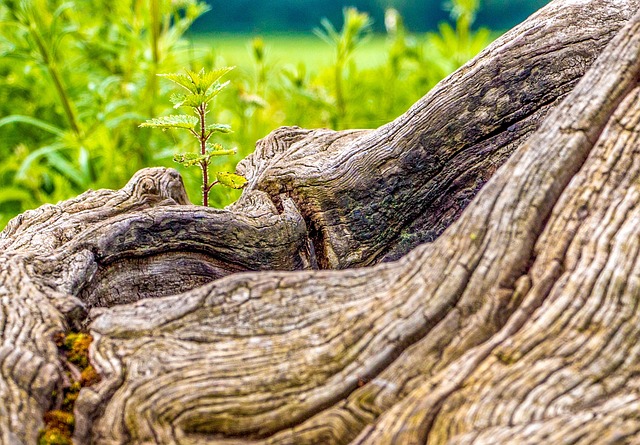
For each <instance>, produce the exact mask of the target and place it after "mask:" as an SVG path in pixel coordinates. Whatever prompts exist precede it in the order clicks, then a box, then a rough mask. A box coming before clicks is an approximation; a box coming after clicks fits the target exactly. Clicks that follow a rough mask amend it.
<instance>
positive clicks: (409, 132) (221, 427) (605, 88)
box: [0, 0, 640, 445]
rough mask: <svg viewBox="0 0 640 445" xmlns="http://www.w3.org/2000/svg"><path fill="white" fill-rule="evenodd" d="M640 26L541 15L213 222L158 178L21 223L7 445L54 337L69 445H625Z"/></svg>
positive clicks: (563, 4) (636, 17) (596, 14)
mask: <svg viewBox="0 0 640 445" xmlns="http://www.w3.org/2000/svg"><path fill="white" fill-rule="evenodd" d="M639 6H640V3H639V2H638V1H633V0H581V1H578V0H556V1H554V2H552V3H551V4H550V5H548V6H547V7H545V8H544V9H542V10H541V11H540V12H538V13H537V14H535V15H534V16H532V17H531V18H530V19H528V20H527V21H526V22H524V23H523V24H522V25H520V26H518V27H517V28H515V29H514V30H512V31H510V32H509V33H507V34H505V35H504V36H503V37H501V38H500V39H499V40H497V41H496V42H495V43H494V44H492V45H491V46H490V47H489V48H488V49H487V50H485V51H484V52H483V53H481V54H480V55H479V56H478V57H477V58H476V59H474V60H473V61H471V62H470V63H469V64H467V65H465V66H464V67H463V68H461V69H460V70H459V71H457V72H456V73H454V74H453V75H452V76H450V77H448V78H447V79H445V80H444V81H443V82H441V83H440V84H439V85H438V86H437V87H436V88H435V89H434V90H432V91H431V92H430V93H429V94H427V95H426V96H425V97H424V98H422V99H421V100H420V101H419V102H418V103H417V104H416V105H414V106H413V107H412V108H411V109H410V110H409V111H408V112H407V113H405V114H404V115H403V116H401V117H399V118H398V119H397V120H395V121H393V122H391V123H389V124H387V125H385V126H383V127H381V128H379V129H376V130H357V131H356V130H351V131H342V132H334V131H330V130H304V129H299V128H282V129H279V130H277V131H275V132H274V133H272V134H270V135H269V136H267V137H266V138H265V139H264V140H262V141H260V142H259V144H258V146H257V150H256V152H255V153H254V154H253V155H252V156H251V157H249V158H248V159H247V160H245V161H243V163H242V164H241V165H240V166H239V170H240V171H241V172H242V173H244V174H245V175H246V176H247V177H248V178H249V186H248V187H247V188H246V189H245V191H244V192H243V195H242V197H241V198H240V200H239V201H238V202H237V203H235V204H234V205H232V206H230V207H228V208H227V209H224V210H215V209H207V208H201V207H196V206H192V205H190V204H189V202H188V199H187V197H186V195H185V192H184V189H183V187H182V182H181V179H180V177H179V175H178V174H177V173H176V172H175V171H173V170H171V169H162V168H156V169H146V170H142V171H141V172H139V173H138V174H136V176H134V178H132V180H131V181H130V182H129V184H127V185H126V186H125V187H124V188H123V189H121V190H117V191H110V190H100V191H88V192H86V193H85V194H83V195H81V196H79V197H78V198H76V199H73V200H70V201H66V202H63V203H60V204H58V205H55V206H51V205H49V206H44V207H41V208H39V209H37V210H34V211H29V212H26V213H24V214H23V215H21V216H19V217H18V218H16V219H14V220H13V221H12V222H11V223H10V224H9V226H8V227H7V228H6V229H5V231H4V232H3V233H2V234H1V235H0V251H1V252H2V253H1V254H0V305H1V307H2V311H0V327H2V329H1V331H0V332H1V333H2V335H1V339H2V343H1V344H0V432H1V434H0V437H1V438H2V442H3V443H7V444H14V443H16V444H17V443H25V444H27V443H35V441H36V439H37V437H38V432H39V430H40V429H41V428H42V427H43V420H42V419H43V415H44V413H45V411H47V410H49V409H52V408H55V404H56V403H59V400H56V399H55V398H53V397H52V393H53V392H54V391H55V390H56V389H58V390H59V389H60V388H61V387H63V386H64V384H65V377H64V375H65V373H64V366H65V364H64V363H63V361H62V359H61V357H60V355H59V353H58V350H57V348H56V346H55V344H54V341H53V334H54V333H55V332H60V331H68V330H70V329H87V330H88V331H89V332H90V333H91V334H92V335H93V338H94V342H93V344H92V346H91V350H90V357H91V360H92V362H93V364H94V366H95V367H96V369H97V370H98V372H99V374H100V375H101V377H102V380H101V381H100V382H99V383H97V384H95V385H93V386H91V387H87V388H83V389H82V391H81V392H80V397H79V398H78V400H77V402H76V404H75V416H76V425H75V432H74V441H75V443H78V444H83V443H97V444H125V443H126V444H149V443H162V444H173V443H175V444H178V443H179V444H237V445H239V444H285V443H286V444H293V443H297V444H311V443H319V444H320V443H321V444H346V443H354V444H365V443H367V444H413V443H426V442H428V443H437V444H440V443H451V444H453V443H456V444H467V443H477V444H494V443H518V444H523V443H536V444H537V443H631V442H633V441H637V440H638V438H640V416H639V415H638V410H639V409H640V380H638V372H637V371H638V369H640V368H639V366H640V347H638V346H637V345H636V341H635V339H636V338H637V336H638V335H639V332H638V331H639V330H640V320H639V318H640V309H639V307H638V306H639V305H638V302H639V301H640V279H639V278H640V262H639V251H640V229H639V228H640V156H638V147H639V146H640V140H639V138H640V134H639V131H640V126H639V125H638V123H639V122H638V121H639V120H640V86H639V85H638V79H640V13H638V12H637V10H638V7H639ZM494 173H495V174H494ZM481 188H482V190H480V189H481ZM463 210H464V211H463ZM445 229H446V230H445ZM425 242H428V243H426V244H423V243H425ZM416 246H417V247H416ZM393 260H397V261H393Z"/></svg>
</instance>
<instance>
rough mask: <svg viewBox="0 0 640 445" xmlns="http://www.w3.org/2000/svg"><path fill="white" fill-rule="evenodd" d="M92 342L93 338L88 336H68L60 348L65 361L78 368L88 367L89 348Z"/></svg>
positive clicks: (76, 334)
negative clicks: (65, 358) (65, 356)
mask: <svg viewBox="0 0 640 445" xmlns="http://www.w3.org/2000/svg"><path fill="white" fill-rule="evenodd" d="M92 341H93V337H92V336H91V335H89V334H83V333H81V332H79V333H70V334H68V335H67V336H66V337H65V340H64V343H63V346H62V348H63V349H64V350H65V351H66V355H67V360H69V362H71V363H73V364H74V365H76V366H78V367H80V368H86V367H87V366H89V346H91V342H92Z"/></svg>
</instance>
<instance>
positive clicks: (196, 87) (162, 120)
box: [140, 67, 247, 206]
mask: <svg viewBox="0 0 640 445" xmlns="http://www.w3.org/2000/svg"><path fill="white" fill-rule="evenodd" d="M232 69H233V67H225V68H219V69H217V70H213V71H207V72H205V70H204V69H202V70H200V71H199V72H195V71H189V70H185V73H171V74H158V75H159V76H161V77H164V78H165V79H168V80H170V81H172V82H173V83H175V84H177V85H179V86H180V87H182V88H184V89H185V90H187V93H176V94H173V95H172V96H171V102H172V103H173V104H174V108H180V107H187V108H191V109H192V111H193V113H194V114H195V116H191V115H186V114H174V115H170V116H164V117H158V118H154V119H150V120H148V121H146V122H144V123H142V124H140V126H141V127H155V128H161V129H163V130H166V129H167V128H179V129H184V130H187V131H189V132H190V133H191V134H193V135H194V136H195V137H196V139H197V140H198V143H199V153H181V154H177V155H175V156H174V157H173V160H174V161H175V162H178V163H180V164H182V165H184V166H185V167H191V166H193V165H198V166H200V169H201V170H202V205H204V206H208V205H209V192H210V191H211V188H212V187H213V186H214V185H216V184H222V185H224V186H227V187H231V188H234V189H240V188H242V187H244V185H245V184H246V183H247V180H246V179H245V178H244V177H242V176H240V175H236V174H234V173H225V172H216V174H215V176H216V179H215V181H213V182H211V183H210V182H209V164H210V163H211V158H213V157H214V156H225V155H230V154H234V153H235V152H236V150H235V149H226V148H224V147H223V146H222V145H220V144H218V143H211V142H209V138H211V136H212V135H213V134H214V133H230V132H231V127H230V126H229V125H226V124H220V123H207V119H206V117H207V113H208V112H209V103H210V102H211V101H213V99H214V98H215V97H216V96H217V95H218V94H219V93H220V91H222V89H223V88H224V87H226V86H227V85H228V84H229V81H227V82H224V83H221V82H220V78H221V77H222V76H224V75H225V74H227V73H228V72H229V71H231V70H232Z"/></svg>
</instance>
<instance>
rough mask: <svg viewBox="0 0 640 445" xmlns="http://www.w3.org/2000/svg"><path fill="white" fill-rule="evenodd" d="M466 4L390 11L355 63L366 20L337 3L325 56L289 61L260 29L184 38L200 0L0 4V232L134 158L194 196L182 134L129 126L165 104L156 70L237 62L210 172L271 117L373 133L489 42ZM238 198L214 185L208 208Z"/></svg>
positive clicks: (218, 115) (132, 164)
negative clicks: (438, 14)
mask: <svg viewBox="0 0 640 445" xmlns="http://www.w3.org/2000/svg"><path fill="white" fill-rule="evenodd" d="M477 6H478V5H477V0H473V1H470V0H453V1H452V2H450V11H451V19H452V21H451V22H450V23H445V24H442V25H441V26H440V28H439V30H438V31H436V32H429V33H426V34H412V33H410V32H409V31H408V30H407V29H406V28H405V27H404V25H403V20H402V17H401V16H400V14H398V13H397V11H395V10H392V9H390V10H388V11H387V16H386V19H385V27H386V34H384V35H383V36H376V37H374V38H373V39H371V41H370V42H369V43H368V44H367V45H372V47H373V48H375V51H370V53H371V54H374V55H375V57H376V58H377V59H376V63H367V62H366V61H363V60H362V59H359V58H358V52H360V51H361V52H363V53H366V50H367V47H366V45H365V46H363V47H361V48H360V47H358V44H359V43H361V40H362V37H363V36H364V35H366V34H367V33H368V26H369V19H368V17H367V16H366V14H363V13H359V12H357V11H355V10H353V11H352V12H345V18H346V23H345V24H344V25H343V26H342V27H334V26H333V25H332V24H330V23H329V22H326V21H325V22H323V23H322V26H323V29H324V32H323V35H324V36H325V40H327V41H328V44H327V43H324V42H321V41H320V40H319V39H317V38H316V40H318V42H319V43H320V44H323V45H325V46H326V48H327V50H328V51H329V54H333V55H331V56H330V57H329V58H326V59H323V58H318V59H316V62H314V63H290V62H288V61H287V60H286V59H285V60H277V58H275V57H272V56H271V55H270V54H271V52H272V50H274V52H275V50H276V49H277V48H271V47H270V45H269V44H268V40H269V36H265V37H264V38H260V37H257V38H254V39H253V40H251V41H250V42H249V44H248V48H247V49H248V52H247V50H244V51H243V52H244V54H243V55H242V56H240V55H239V54H238V52H237V47H238V45H235V46H234V45H218V44H217V43H216V42H217V40H216V39H215V38H210V37H202V38H200V39H195V40H192V41H190V40H189V39H187V38H185V33H186V32H187V31H188V30H189V27H190V26H191V25H192V23H193V21H194V20H196V19H197V18H198V17H200V16H201V15H202V14H203V13H205V12H206V10H207V9H208V7H207V5H206V4H205V3H203V2H200V1H198V0H145V1H138V0H120V1H113V0H109V1H107V0H94V1H91V2H86V1H79V0H77V1H62V0H0V228H2V227H4V225H5V224H6V222H7V221H8V219H9V218H11V217H13V216H15V215H16V214H18V213H20V212H23V211H24V210H26V209H29V208H34V207H37V206H39V205H41V204H43V203H47V202H51V203H55V202H57V201H59V200H63V199H68V198H70V197H72V196H75V195H78V194H80V193H82V192H84V191H85V190H87V189H89V188H91V189H97V188H120V187H122V186H123V185H124V183H126V181H127V180H128V179H129V178H130V177H131V176H132V175H133V173H134V172H135V171H137V170H138V169H140V168H143V167H145V166H153V165H164V166H170V167H177V168H178V169H179V170H180V171H181V173H182V175H183V177H184V179H185V183H186V186H187V190H188V192H189V195H190V196H191V199H192V200H194V201H197V196H198V195H199V182H200V177H199V175H198V173H197V172H194V171H192V170H187V169H184V168H182V167H181V166H179V165H176V164H175V163H173V162H172V157H173V155H174V154H175V153H178V152H182V151H188V150H189V147H190V145H191V143H192V140H191V138H190V136H189V135H188V134H185V135H181V134H178V133H175V132H152V131H150V130H149V129H144V128H143V129H141V128H138V124H139V123H140V122H142V121H144V120H145V119H148V118H150V117H154V116H166V115H169V114H170V113H171V111H172V107H171V105H170V104H167V102H166V100H165V99H164V98H165V97H167V94H168V92H169V91H168V90H169V89H170V87H169V86H168V85H166V83H165V82H159V78H158V76H157V74H158V73H166V72H176V71H180V70H182V69H191V70H199V69H201V68H204V69H207V70H211V69H214V68H216V67H220V66H225V65H238V69H236V70H234V72H232V73H231V74H230V76H229V79H230V80H231V85H230V87H229V88H227V89H225V91H223V92H222V93H221V94H220V96H219V97H218V98H217V99H216V101H217V105H216V108H215V115H214V116H212V119H214V120H215V121H218V122H223V123H225V124H230V125H232V127H233V128H234V129H235V132H234V133H231V134H216V135H215V139H214V138H213V137H212V139H214V140H212V141H211V142H212V143H222V144H223V145H232V146H237V147H238V154H237V155H236V157H235V158H233V159H227V158H220V160H213V161H212V162H213V167H214V168H215V169H217V170H226V171H233V169H234V168H235V164H236V163H237V162H238V161H239V160H240V159H242V158H243V157H245V156H246V155H247V154H249V153H250V152H251V151H252V150H253V148H254V146H255V142H256V140H257V139H259V138H261V137H263V136H265V135H266V134H267V133H268V132H269V131H271V130H273V129H274V128H276V127H278V126H280V125H300V126H303V127H308V128H316V127H333V128H371V127H377V126H379V125H381V124H383V123H385V122H388V121H389V120H391V119H393V118H395V117H397V116H398V115H399V114H401V113H403V112H404V111H406V109H407V108H408V107H409V106H411V105H412V104H413V103H414V102H415V101H416V100H417V99H419V98H420V97H421V96H422V95H424V94H425V93H426V92H427V91H428V90H429V89H430V88H431V87H433V86H434V85H435V83H437V82H438V81H439V80H440V79H442V78H443V77H444V76H446V75H447V74H449V73H450V72H451V71H453V70H455V69H456V68H458V67H459V66H460V65H462V64H463V63H464V62H465V61H466V60H468V59H469V58H470V57H472V56H473V55H475V54H476V53H477V52H478V51H480V50H481V49H482V48H483V47H484V46H485V45H486V44H488V43H489V41H490V40H491V39H492V38H493V37H495V36H494V35H492V34H491V33H490V32H489V31H488V30H486V29H480V30H472V23H473V19H474V17H475V13H476V11H477ZM349 14H352V15H351V16H349ZM350 17H352V18H351V19H350ZM349 20H351V23H350V22H349ZM354 20H355V21H354ZM338 29H340V31H338ZM292 39H293V40H292V42H294V43H293V44H295V45H298V46H299V45H300V44H301V42H304V41H305V40H304V39H298V38H295V37H292ZM243 40H245V41H246V39H245V38H243ZM220 42H224V40H223V39H220ZM285 51H286V50H285ZM216 162H218V163H219V165H216ZM238 194H239V192H238V191H236V190H231V189H226V188H221V189H215V190H214V191H213V192H212V194H211V197H210V203H211V205H215V206H223V205H226V204H228V203H230V202H232V201H233V200H234V199H235V198H236V197H237V196H238Z"/></svg>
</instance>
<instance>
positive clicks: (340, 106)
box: [334, 56, 346, 130]
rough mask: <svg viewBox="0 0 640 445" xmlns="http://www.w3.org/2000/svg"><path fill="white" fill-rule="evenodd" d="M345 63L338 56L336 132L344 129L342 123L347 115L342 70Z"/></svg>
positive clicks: (336, 73) (336, 67)
mask: <svg viewBox="0 0 640 445" xmlns="http://www.w3.org/2000/svg"><path fill="white" fill-rule="evenodd" d="M343 63H344V62H343V61H342V60H340V56H338V61H337V62H336V66H335V72H334V74H335V83H336V108H337V110H336V111H337V116H336V120H335V122H334V126H335V129H336V130H340V127H342V121H343V119H344V116H345V114H346V105H345V102H344V95H343V93H342V70H343Z"/></svg>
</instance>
